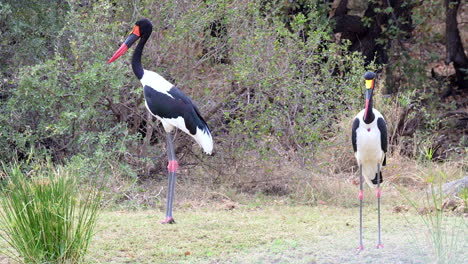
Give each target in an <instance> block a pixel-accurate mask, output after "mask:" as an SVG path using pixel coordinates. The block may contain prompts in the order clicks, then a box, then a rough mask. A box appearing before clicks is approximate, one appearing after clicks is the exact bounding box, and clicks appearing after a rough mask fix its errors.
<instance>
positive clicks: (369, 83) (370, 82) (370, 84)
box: [364, 72, 376, 120]
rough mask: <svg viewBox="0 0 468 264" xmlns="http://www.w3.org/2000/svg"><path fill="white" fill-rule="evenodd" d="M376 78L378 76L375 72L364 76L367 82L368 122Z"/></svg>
mask: <svg viewBox="0 0 468 264" xmlns="http://www.w3.org/2000/svg"><path fill="white" fill-rule="evenodd" d="M375 77H376V75H375V73H373V72H366V74H364V79H365V80H366V109H365V110H364V120H366V117H367V113H368V111H369V105H370V102H371V100H372V93H373V92H374V84H375ZM371 110H372V109H371Z"/></svg>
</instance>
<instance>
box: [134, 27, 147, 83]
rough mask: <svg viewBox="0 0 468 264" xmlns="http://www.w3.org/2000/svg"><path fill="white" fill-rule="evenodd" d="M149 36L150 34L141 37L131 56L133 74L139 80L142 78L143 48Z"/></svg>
mask: <svg viewBox="0 0 468 264" xmlns="http://www.w3.org/2000/svg"><path fill="white" fill-rule="evenodd" d="M150 35H151V32H150V33H149V34H144V35H142V36H141V39H140V41H139V42H138V45H137V46H136V48H135V51H134V52H133V56H132V69H133V73H135V75H136V77H137V78H138V79H139V80H141V78H143V66H142V65H141V55H142V54H143V48H144V47H145V44H146V41H147V40H148V38H149V36H150Z"/></svg>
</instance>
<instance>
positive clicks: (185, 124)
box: [107, 19, 213, 224]
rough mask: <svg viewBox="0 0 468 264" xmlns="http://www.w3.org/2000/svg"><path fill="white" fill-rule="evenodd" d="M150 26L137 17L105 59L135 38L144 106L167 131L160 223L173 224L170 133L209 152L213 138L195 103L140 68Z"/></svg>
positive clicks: (122, 50)
mask: <svg viewBox="0 0 468 264" xmlns="http://www.w3.org/2000/svg"><path fill="white" fill-rule="evenodd" d="M152 31H153V25H152V24H151V22H150V21H149V20H148V19H140V20H138V21H137V22H136V23H135V26H134V28H133V30H132V32H131V33H130V35H129V36H128V37H127V39H126V40H125V42H124V43H123V44H122V46H120V48H119V49H118V50H117V51H116V52H115V54H114V55H113V56H112V58H111V59H110V60H109V61H108V62H107V63H111V62H113V61H115V60H116V59H117V58H119V57H120V56H122V55H123V54H124V53H125V52H126V51H127V50H128V49H129V48H130V47H131V46H132V44H133V43H135V42H136V41H137V40H138V39H140V41H139V42H138V45H137V46H136V48H135V51H134V52H133V56H132V69H133V73H135V75H136V77H137V78H138V79H139V80H140V82H141V84H142V85H143V93H144V96H145V102H146V108H147V109H148V110H149V111H150V113H151V114H152V115H153V116H155V117H156V118H157V119H158V120H160V121H161V123H162V125H163V127H164V130H165V131H166V144H167V155H168V163H169V164H168V166H167V169H168V171H169V176H168V193H167V205H166V218H165V220H164V221H162V223H169V224H172V223H175V221H174V218H173V217H172V203H173V200H174V187H175V181H176V173H177V168H178V166H179V165H178V163H177V160H176V156H175V153H174V145H173V138H172V135H171V132H172V131H173V130H174V128H176V127H177V128H179V129H180V130H182V131H183V132H185V133H187V134H188V135H190V136H192V137H193V138H194V139H195V141H196V142H198V144H199V145H200V146H201V147H202V148H203V150H204V152H205V153H207V154H211V152H212V151H213V139H212V137H211V132H210V129H209V128H208V125H207V124H206V122H205V120H204V119H203V117H202V116H201V114H200V111H199V110H198V108H197V106H196V105H195V104H194V103H193V101H192V100H191V99H190V98H189V97H187V96H186V95H185V94H184V93H183V92H182V91H180V90H179V89H178V88H177V87H175V86H174V85H173V84H171V83H170V82H168V81H167V80H165V79H164V78H163V77H162V76H161V75H159V74H157V73H155V72H152V71H148V70H145V69H143V66H142V65H141V56H142V53H143V48H144V47H145V44H146V41H147V40H148V39H149V37H150V35H151V32H152Z"/></svg>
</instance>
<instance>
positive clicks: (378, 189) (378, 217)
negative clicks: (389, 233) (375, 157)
mask: <svg viewBox="0 0 468 264" xmlns="http://www.w3.org/2000/svg"><path fill="white" fill-rule="evenodd" d="M381 181H382V179H381V176H380V164H377V221H378V222H377V227H378V229H379V241H378V243H377V248H383V247H384V246H383V244H382V240H381V237H380V196H381V195H382V192H381V190H380V182H381Z"/></svg>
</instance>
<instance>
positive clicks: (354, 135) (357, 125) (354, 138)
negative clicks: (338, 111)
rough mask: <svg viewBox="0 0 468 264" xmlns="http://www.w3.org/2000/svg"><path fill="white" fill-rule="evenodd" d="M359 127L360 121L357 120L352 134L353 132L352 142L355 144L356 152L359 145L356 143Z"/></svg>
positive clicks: (354, 122)
mask: <svg viewBox="0 0 468 264" xmlns="http://www.w3.org/2000/svg"><path fill="white" fill-rule="evenodd" d="M358 127H359V119H358V118H355V119H354V121H353V128H352V132H351V142H352V143H353V149H354V152H356V151H357V143H356V135H357V132H356V130H357V129H358Z"/></svg>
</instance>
